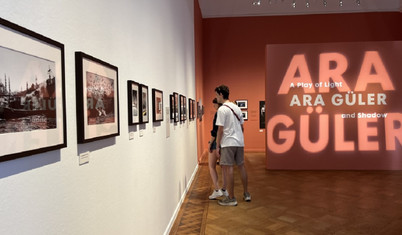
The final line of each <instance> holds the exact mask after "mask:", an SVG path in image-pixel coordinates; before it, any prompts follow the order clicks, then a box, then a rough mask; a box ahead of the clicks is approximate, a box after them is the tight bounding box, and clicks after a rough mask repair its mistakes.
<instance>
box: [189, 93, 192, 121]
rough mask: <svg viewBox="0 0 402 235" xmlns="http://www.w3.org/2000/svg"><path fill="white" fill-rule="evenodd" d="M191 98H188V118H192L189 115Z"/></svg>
mask: <svg viewBox="0 0 402 235" xmlns="http://www.w3.org/2000/svg"><path fill="white" fill-rule="evenodd" d="M191 107H192V105H191V98H188V120H190V121H191V120H193V116H192V115H191Z"/></svg>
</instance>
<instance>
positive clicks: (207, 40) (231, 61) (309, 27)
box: [202, 12, 402, 152]
mask: <svg viewBox="0 0 402 235" xmlns="http://www.w3.org/2000/svg"><path fill="white" fill-rule="evenodd" d="M202 27H203V32H202V34H203V36H202V37H203V38H202V48H203V49H202V52H203V53H202V59H203V62H202V66H203V69H202V78H203V84H202V85H203V97H204V99H203V103H204V106H205V115H204V117H203V122H204V129H203V133H204V134H203V137H202V138H203V140H202V142H203V143H207V142H208V139H209V135H210V134H209V132H210V129H211V127H212V119H213V114H214V110H213V107H212V103H211V101H212V99H213V98H214V97H215V93H214V89H215V87H216V86H218V85H221V84H225V85H228V86H229V88H230V97H229V98H230V100H236V99H247V100H248V121H246V122H245V124H244V127H245V145H246V146H245V150H246V151H261V152H264V151H265V143H266V141H265V130H264V131H263V132H260V129H259V101H261V100H265V46H266V45H267V44H287V43H320V42H353V41H356V42H357V41H387V40H402V13H399V12H391V13H389V12H388V13H356V14H328V15H299V16H269V17H234V18H209V19H203V21H202ZM278 79H279V78H278ZM204 101H205V102H204ZM267 109H269V107H267ZM205 146H206V145H204V146H203V148H206V147H205ZM204 151H205V149H204Z"/></svg>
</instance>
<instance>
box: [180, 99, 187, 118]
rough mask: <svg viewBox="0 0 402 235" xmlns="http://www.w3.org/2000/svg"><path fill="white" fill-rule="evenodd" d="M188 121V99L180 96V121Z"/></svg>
mask: <svg viewBox="0 0 402 235" xmlns="http://www.w3.org/2000/svg"><path fill="white" fill-rule="evenodd" d="M186 119H187V109H186V97H185V96H184V95H180V121H185V120H186Z"/></svg>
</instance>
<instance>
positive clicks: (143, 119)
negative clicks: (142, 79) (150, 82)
mask: <svg viewBox="0 0 402 235" xmlns="http://www.w3.org/2000/svg"><path fill="white" fill-rule="evenodd" d="M140 107H141V109H140V110H141V113H140V123H148V122H149V100H148V86H147V85H144V84H140Z"/></svg>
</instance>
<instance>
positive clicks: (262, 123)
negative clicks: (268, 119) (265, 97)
mask: <svg viewBox="0 0 402 235" xmlns="http://www.w3.org/2000/svg"><path fill="white" fill-rule="evenodd" d="M260 129H265V101H260Z"/></svg>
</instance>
